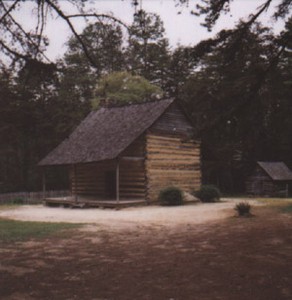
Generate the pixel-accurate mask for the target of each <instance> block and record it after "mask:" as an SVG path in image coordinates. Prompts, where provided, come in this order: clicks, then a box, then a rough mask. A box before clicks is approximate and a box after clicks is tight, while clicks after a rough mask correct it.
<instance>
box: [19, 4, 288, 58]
mask: <svg viewBox="0 0 292 300" xmlns="http://www.w3.org/2000/svg"><path fill="white" fill-rule="evenodd" d="M140 1H141V0H140ZM197 2H198V0H190V1H189V7H187V6H184V7H180V6H176V3H177V1H175V0H143V2H142V8H143V9H144V10H146V11H148V12H153V13H157V14H159V15H160V17H161V19H162V20H163V22H164V26H165V29H166V35H167V37H168V39H169V42H170V45H171V47H172V48H175V47H176V46H177V45H178V44H180V45H185V46H190V45H195V44H197V43H198V42H200V41H201V40H203V39H207V38H210V37H212V36H214V35H215V34H216V32H218V31H220V30H221V29H225V28H232V27H234V25H235V24H236V22H238V20H239V19H240V18H244V17H247V16H248V15H249V14H250V13H252V12H254V11H255V10H256V8H257V7H258V6H259V5H261V4H262V3H263V2H264V0H234V1H233V2H232V4H231V12H230V13H228V14H226V15H223V16H222V17H221V18H220V19H219V22H218V23H217V24H216V26H215V27H214V29H213V30H212V32H208V31H207V29H206V28H204V27H202V26H201V25H200V23H201V22H202V20H203V19H202V18H199V17H196V16H193V15H191V14H190V10H191V9H192V8H194V6H195V4H196V3H197ZM140 4H141V3H140ZM31 5H32V2H29V1H28V2H25V7H24V8H22V9H21V11H19V12H18V13H17V14H18V17H19V16H20V17H21V18H20V19H21V20H20V21H21V23H22V24H24V26H27V27H30V26H32V25H33V16H32V6H31ZM61 5H62V9H64V10H65V11H66V12H70V13H72V12H73V11H74V10H73V9H72V7H71V6H70V5H69V4H68V3H66V1H61ZM139 7H140V6H139ZM87 8H89V9H94V10H95V11H97V13H106V14H109V13H112V14H113V15H114V16H115V17H117V18H118V19H120V20H121V21H123V22H124V23H126V24H128V25H129V24H131V22H132V20H133V14H134V8H133V6H132V5H131V1H130V0H89V2H88V3H87ZM271 11H272V10H269V11H267V12H266V13H265V14H264V15H263V16H261V19H260V20H261V21H263V22H264V23H265V24H266V25H269V26H271V27H273V28H274V29H275V32H276V33H278V32H280V31H281V29H282V28H283V22H277V23H273V21H272V20H271V18H270V15H271ZM179 12H180V13H179ZM19 14H20V15H19ZM74 25H75V26H76V28H77V31H78V32H79V33H80V32H81V31H82V29H83V28H84V26H85V23H84V22H83V21H81V20H75V21H74ZM45 33H46V35H47V36H48V37H49V39H50V45H49V47H48V51H47V53H46V54H47V56H48V57H49V58H50V59H52V60H54V59H56V58H60V57H61V56H62V55H63V54H64V52H65V51H66V41H67V40H68V38H69V37H70V36H71V32H70V30H69V28H68V26H67V25H66V24H65V23H64V22H62V21H61V20H60V19H56V18H55V17H54V18H52V19H51V20H50V22H48V24H47V27H46V31H45Z"/></svg>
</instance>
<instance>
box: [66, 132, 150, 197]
mask: <svg viewBox="0 0 292 300" xmlns="http://www.w3.org/2000/svg"><path fill="white" fill-rule="evenodd" d="M144 153H145V136H142V137H140V138H138V139H137V140H136V141H134V142H133V143H132V144H131V145H130V146H129V147H128V148H127V149H126V150H125V151H124V152H123V153H122V154H121V157H120V158H119V161H120V162H119V197H120V199H145V191H146V182H145V167H144ZM74 168H75V170H74ZM116 168H117V159H115V160H110V161H103V162H98V163H87V164H77V165H75V166H72V167H71V169H70V178H71V180H70V181H71V190H72V193H73V194H77V195H83V196H87V197H90V196H91V197H93V198H94V199H97V200H98V199H115V198H116V176H115V175H116ZM109 176H112V180H111V181H112V182H111V183H109V182H107V180H108V177H109ZM109 184H110V185H111V186H112V188H111V187H110V186H109ZM109 188H111V190H109Z"/></svg>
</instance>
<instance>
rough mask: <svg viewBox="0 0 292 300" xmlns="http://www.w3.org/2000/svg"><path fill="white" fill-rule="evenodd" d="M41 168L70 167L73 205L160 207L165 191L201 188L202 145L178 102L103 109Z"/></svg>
mask: <svg viewBox="0 0 292 300" xmlns="http://www.w3.org/2000/svg"><path fill="white" fill-rule="evenodd" d="M39 165H40V166H42V167H46V166H60V165H63V166H67V168H68V171H69V173H70V182H71V192H72V197H71V198H70V201H75V202H78V203H86V204H90V205H96V206H101V205H102V204H104V203H106V202H107V203H108V204H109V203H115V204H119V203H126V202H127V203H128V202H131V203H134V202H136V203H137V202H139V201H140V202H154V201H157V198H158V194H159V192H160V191H161V189H163V188H165V187H168V186H177V187H179V188H181V189H182V190H183V191H187V192H191V191H192V190H195V189H198V188H199V187H200V185H201V169H200V142H199V141H197V140H194V139H193V128H192V125H191V123H190V122H189V120H188V118H187V117H186V115H185V114H184V112H183V110H182V109H181V108H180V106H179V105H178V104H177V103H176V102H175V101H174V100H172V99H167V100H160V101H155V102H146V103H142V104H132V105H126V106H120V107H115V106H109V107H101V108H100V109H99V110H97V111H93V112H91V113H90V114H89V115H88V116H87V117H86V118H85V119H84V121H83V122H82V123H81V124H80V125H79V126H78V127H77V128H76V129H75V130H74V132H73V133H72V134H71V135H70V136H69V137H68V138H67V139H66V140H64V141H63V142H62V143H61V144H60V145H59V146H58V147H57V148H55V149H54V150H53V151H52V152H51V153H49V154H48V155H47V156H46V157H45V158H44V159H43V160H42V161H41V162H40V163H39ZM46 200H47V202H50V201H51V202H54V201H61V202H62V201H63V200H60V199H46ZM67 200H68V199H66V201H67Z"/></svg>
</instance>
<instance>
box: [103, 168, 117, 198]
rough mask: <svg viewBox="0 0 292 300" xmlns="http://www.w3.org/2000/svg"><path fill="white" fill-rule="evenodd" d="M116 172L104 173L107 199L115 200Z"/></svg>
mask: <svg viewBox="0 0 292 300" xmlns="http://www.w3.org/2000/svg"><path fill="white" fill-rule="evenodd" d="M116 179H117V177H116V172H115V171H107V172H106V173H105V194H106V197H107V198H111V199H113V198H116V194H117V184H116Z"/></svg>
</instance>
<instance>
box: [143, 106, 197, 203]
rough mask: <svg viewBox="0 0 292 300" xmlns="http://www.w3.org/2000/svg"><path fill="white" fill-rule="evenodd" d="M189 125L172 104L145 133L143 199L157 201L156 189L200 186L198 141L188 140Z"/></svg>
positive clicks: (157, 193) (195, 188)
mask: <svg viewBox="0 0 292 300" xmlns="http://www.w3.org/2000/svg"><path fill="white" fill-rule="evenodd" d="M192 133H193V127H192V125H191V124H190V122H189V121H188V119H187V118H186V116H185V115H184V113H183V112H182V110H181V109H180V108H179V107H178V106H177V104H175V103H174V104H172V105H171V106H170V107H169V108H168V109H167V110H166V111H165V113H164V114H163V115H162V116H161V117H160V118H159V119H158V120H157V121H156V122H155V123H154V124H153V125H152V126H151V127H150V128H149V130H148V132H147V135H146V163H145V165H146V177H147V198H148V200H149V201H157V199H158V195H159V192H160V191H161V190H162V189H164V188H166V187H169V186H176V187H179V188H181V189H182V190H183V191H186V192H191V191H193V190H197V189H199V187H200V185H201V166H200V161H201V154H200V142H199V141H195V140H194V139H192V138H191V137H192Z"/></svg>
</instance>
